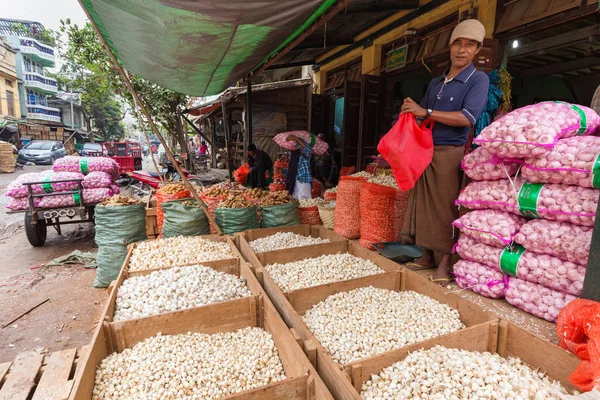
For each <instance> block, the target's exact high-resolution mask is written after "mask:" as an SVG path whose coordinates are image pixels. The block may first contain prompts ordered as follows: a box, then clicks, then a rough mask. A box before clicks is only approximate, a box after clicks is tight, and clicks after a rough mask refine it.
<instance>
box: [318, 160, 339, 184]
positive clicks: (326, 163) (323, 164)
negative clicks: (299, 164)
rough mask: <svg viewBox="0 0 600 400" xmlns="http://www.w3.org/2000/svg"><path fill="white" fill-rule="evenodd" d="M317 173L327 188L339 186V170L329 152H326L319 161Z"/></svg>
mask: <svg viewBox="0 0 600 400" xmlns="http://www.w3.org/2000/svg"><path fill="white" fill-rule="evenodd" d="M317 174H318V177H319V179H320V180H321V182H323V186H325V189H331V188H332V187H334V186H337V184H338V175H339V171H338V168H337V165H336V164H335V162H333V160H332V159H331V156H330V155H329V153H328V152H325V153H324V154H323V156H321V159H320V160H319V161H317Z"/></svg>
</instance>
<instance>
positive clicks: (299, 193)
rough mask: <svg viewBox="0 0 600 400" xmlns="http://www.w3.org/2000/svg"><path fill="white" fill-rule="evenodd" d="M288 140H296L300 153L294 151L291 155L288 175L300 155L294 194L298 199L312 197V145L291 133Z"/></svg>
mask: <svg viewBox="0 0 600 400" xmlns="http://www.w3.org/2000/svg"><path fill="white" fill-rule="evenodd" d="M286 140H287V141H288V142H296V148H297V149H298V150H296V151H297V152H298V153H297V154H295V153H294V152H292V155H291V157H290V168H288V175H289V174H290V173H293V170H294V168H293V164H295V162H293V160H294V159H295V156H297V157H298V163H297V169H296V174H295V175H294V176H295V182H294V190H293V193H292V196H293V197H294V198H296V199H298V200H302V199H310V198H311V197H312V180H313V178H312V175H311V173H310V159H311V157H312V147H311V146H310V145H308V143H306V142H305V141H304V140H302V139H300V138H299V137H297V136H294V135H289V136H288V137H287V138H286Z"/></svg>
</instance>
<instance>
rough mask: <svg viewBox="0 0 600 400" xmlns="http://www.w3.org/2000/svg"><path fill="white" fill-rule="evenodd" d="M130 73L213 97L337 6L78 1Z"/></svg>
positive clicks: (274, 1)
mask: <svg viewBox="0 0 600 400" xmlns="http://www.w3.org/2000/svg"><path fill="white" fill-rule="evenodd" d="M80 1H81V3H82V4H83V6H84V7H85V8H86V9H87V10H88V12H89V14H90V15H91V17H92V19H93V20H94V22H95V23H96V25H97V26H98V28H99V29H100V31H101V33H102V36H104V38H105V39H106V41H107V42H108V44H109V45H110V47H111V48H112V50H113V52H114V53H115V55H116V56H117V58H118V59H119V60H120V61H121V62H122V63H123V65H124V66H125V67H126V68H127V69H128V70H129V71H130V72H132V73H135V74H137V75H139V76H142V77H144V78H146V79H148V80H150V81H152V82H154V83H157V84H159V85H161V86H164V87H166V88H169V89H172V90H175V91H178V92H181V93H185V94H189V95H193V96H208V95H213V94H217V93H220V92H221V91H222V90H224V89H225V88H227V87H229V86H231V85H233V84H234V83H235V82H236V81H237V80H239V79H240V78H242V77H243V76H244V75H245V74H247V73H248V72H250V71H252V70H253V69H255V68H256V67H257V66H259V65H261V64H262V63H263V62H264V61H265V60H266V59H267V58H268V57H269V56H271V55H273V54H275V53H276V52H277V51H279V50H280V49H281V48H283V47H284V46H285V45H286V44H288V43H289V42H291V41H292V40H293V39H294V38H296V37H297V36H299V35H300V34H301V33H302V32H303V31H304V30H305V29H306V28H307V27H309V26H310V25H311V24H312V23H313V22H314V21H315V20H316V19H317V18H318V17H319V16H320V15H322V14H323V13H324V12H325V11H327V9H328V8H329V7H331V5H333V4H335V2H336V0H279V1H278V0H263V1H244V0H80Z"/></svg>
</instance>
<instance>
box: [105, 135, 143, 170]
mask: <svg viewBox="0 0 600 400" xmlns="http://www.w3.org/2000/svg"><path fill="white" fill-rule="evenodd" d="M102 148H103V149H104V153H105V154H106V155H108V157H110V158H112V159H113V160H115V161H116V162H117V164H119V175H126V174H127V173H128V172H133V171H141V169H142V162H143V158H142V147H141V146H140V144H139V143H137V142H104V143H102Z"/></svg>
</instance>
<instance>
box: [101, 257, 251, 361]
mask: <svg viewBox="0 0 600 400" xmlns="http://www.w3.org/2000/svg"><path fill="white" fill-rule="evenodd" d="M202 265H204V266H206V267H211V268H213V269H214V270H216V271H219V272H225V273H228V274H232V275H236V276H238V277H239V276H241V277H243V278H245V279H246V282H248V288H249V289H250V291H251V292H252V294H253V296H250V297H245V298H241V299H235V300H229V301H226V302H223V303H213V304H208V305H205V306H200V308H204V307H211V306H213V305H214V304H222V305H223V306H224V307H225V306H227V307H232V308H236V307H238V304H237V303H243V304H244V306H243V307H250V303H256V302H257V301H258V298H259V296H260V295H261V293H262V288H261V287H260V285H259V284H258V282H256V278H255V277H254V276H253V274H252V271H251V270H250V268H249V267H248V266H247V264H246V262H245V261H241V260H240V259H239V258H236V259H228V260H218V261H207V262H204V263H202ZM171 268H175V267H171ZM165 269H169V268H165ZM154 271H158V269H154V270H144V271H132V272H130V271H128V270H123V271H122V273H121V274H119V277H118V278H117V280H116V281H113V282H112V283H111V287H110V293H109V295H108V298H107V300H106V303H105V306H104V310H103V312H102V315H101V321H103V325H104V328H105V336H106V338H107V340H109V341H112V347H113V348H115V349H116V350H117V351H123V350H124V349H126V348H127V343H128V337H127V336H126V335H125V334H124V333H127V332H129V331H128V330H127V329H125V328H126V327H127V326H130V325H132V324H139V325H145V324H146V323H148V324H152V323H153V322H154V321H157V320H164V319H169V318H172V317H173V316H174V315H175V314H186V311H187V310H191V309H186V310H180V311H173V312H168V313H163V314H158V315H153V316H148V317H142V318H136V319H131V320H123V321H117V322H115V321H113V317H114V314H115V306H116V300H117V292H118V290H119V288H120V287H121V285H122V284H123V282H124V281H125V280H126V279H128V278H130V277H132V276H144V275H149V274H150V273H152V272H154ZM249 279H250V281H249ZM254 282H256V283H254ZM196 308H198V307H196ZM218 309H219V310H220V309H221V308H218ZM187 314H189V313H187Z"/></svg>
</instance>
